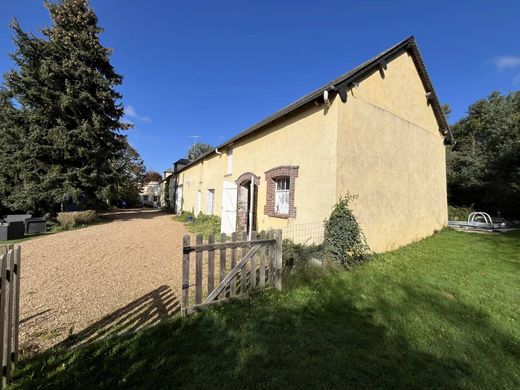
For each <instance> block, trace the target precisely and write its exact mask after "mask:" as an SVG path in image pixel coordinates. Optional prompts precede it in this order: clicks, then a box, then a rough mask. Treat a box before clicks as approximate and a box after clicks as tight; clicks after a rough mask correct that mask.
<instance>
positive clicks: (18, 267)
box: [11, 246, 22, 367]
mask: <svg viewBox="0 0 520 390" xmlns="http://www.w3.org/2000/svg"><path fill="white" fill-rule="evenodd" d="M14 267H15V279H14V280H15V289H14V294H15V295H14V314H13V316H14V329H13V332H14V334H13V355H12V359H11V361H12V363H13V367H14V365H15V364H16V362H17V361H18V337H19V334H20V275H21V272H22V249H21V248H20V247H19V246H18V247H17V248H16V252H15V257H14Z"/></svg>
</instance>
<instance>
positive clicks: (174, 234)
mask: <svg viewBox="0 0 520 390" xmlns="http://www.w3.org/2000/svg"><path fill="white" fill-rule="evenodd" d="M109 218H111V219H112V221H111V222H109V223H104V224H100V225H95V226H90V227H87V228H83V229H78V230H72V231H68V232H63V233H57V234H53V235H49V236H44V237H41V238H35V239H33V240H30V241H26V242H23V243H22V244H20V245H21V246H22V280H21V314H20V345H21V348H22V349H23V350H25V351H26V352H29V351H34V350H43V349H46V348H48V347H51V346H53V345H56V344H58V343H61V342H64V340H65V339H66V338H68V339H67V341H66V342H64V343H65V344H66V345H74V344H80V343H83V342H86V341H90V340H93V339H96V338H99V337H101V336H103V335H106V334H112V333H114V332H116V333H117V332H121V331H131V330H135V329H137V328H139V327H141V326H143V325H145V324H149V323H154V322H157V321H160V320H162V319H164V318H166V317H168V316H170V315H171V314H172V313H174V312H175V311H176V310H178V304H179V302H178V297H179V296H180V279H181V266H182V262H181V261H182V252H181V251H182V236H183V235H184V234H185V233H186V230H185V229H184V227H183V224H182V223H179V222H175V221H173V220H172V218H171V214H165V213H161V212H159V211H155V210H130V211H124V212H118V213H111V214H109ZM69 336H70V337H69Z"/></svg>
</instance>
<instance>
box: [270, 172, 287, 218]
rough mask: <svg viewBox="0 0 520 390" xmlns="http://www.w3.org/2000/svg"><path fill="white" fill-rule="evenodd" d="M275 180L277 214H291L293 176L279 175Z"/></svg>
mask: <svg viewBox="0 0 520 390" xmlns="http://www.w3.org/2000/svg"><path fill="white" fill-rule="evenodd" d="M274 182H275V189H274V211H275V213H276V214H280V215H289V203H290V196H291V195H290V189H291V178H290V177H289V176H282V177H277V178H276V179H275V180H274Z"/></svg>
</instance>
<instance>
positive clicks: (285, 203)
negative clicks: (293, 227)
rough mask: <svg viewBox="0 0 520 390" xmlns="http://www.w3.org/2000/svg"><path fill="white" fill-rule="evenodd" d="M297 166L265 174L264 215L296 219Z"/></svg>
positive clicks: (277, 169) (279, 168) (275, 169)
mask: <svg viewBox="0 0 520 390" xmlns="http://www.w3.org/2000/svg"><path fill="white" fill-rule="evenodd" d="M298 170H299V168H298V167H297V166H292V165H285V166H280V167H276V168H273V169H270V170H268V171H266V172H265V181H266V184H267V186H266V187H267V188H266V190H267V196H266V202H265V207H264V213H265V214H266V215H268V216H270V217H277V218H296V207H295V206H294V204H295V203H294V196H295V192H296V191H295V185H296V178H297V177H298Z"/></svg>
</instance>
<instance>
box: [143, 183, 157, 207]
mask: <svg viewBox="0 0 520 390" xmlns="http://www.w3.org/2000/svg"><path fill="white" fill-rule="evenodd" d="M139 200H140V202H141V204H142V205H144V206H150V207H160V205H161V183H160V182H159V181H150V182H148V183H146V184H145V185H144V186H143V189H142V190H141V192H140V194H139Z"/></svg>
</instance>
